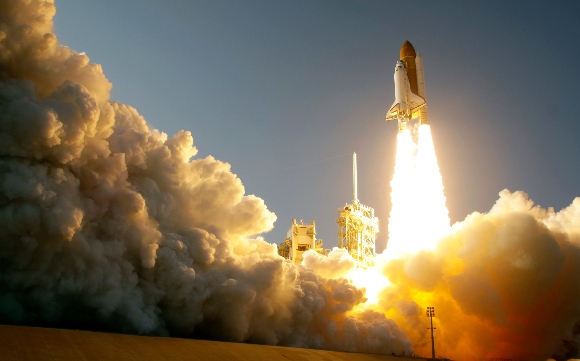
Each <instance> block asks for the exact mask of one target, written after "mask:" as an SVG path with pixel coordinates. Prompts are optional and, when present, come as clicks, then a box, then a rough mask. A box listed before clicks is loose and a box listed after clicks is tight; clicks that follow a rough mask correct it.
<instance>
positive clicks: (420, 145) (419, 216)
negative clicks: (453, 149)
mask: <svg viewBox="0 0 580 361" xmlns="http://www.w3.org/2000/svg"><path fill="white" fill-rule="evenodd" d="M418 133H419V134H418V142H417V143H415V142H414V141H413V137H412V133H411V131H410V130H409V128H407V129H406V130H405V131H403V132H401V133H399V134H398V135H397V158H396V164H395V173H394V175H393V180H392V181H391V189H392V192H391V202H392V210H391V215H390V218H389V243H388V245H387V251H386V255H387V258H389V259H394V258H397V257H400V256H403V255H405V254H410V253H414V252H417V251H420V250H430V249H433V247H434V245H435V242H436V241H437V240H438V239H439V238H441V237H442V236H444V235H445V234H447V233H448V232H449V212H448V210H447V207H446V206H445V195H444V193H443V183H442V181H441V173H440V172H439V167H438V165H437V157H436V156H435V148H434V147H433V139H432V137H431V128H430V127H429V125H427V124H424V125H420V126H419V127H418Z"/></svg>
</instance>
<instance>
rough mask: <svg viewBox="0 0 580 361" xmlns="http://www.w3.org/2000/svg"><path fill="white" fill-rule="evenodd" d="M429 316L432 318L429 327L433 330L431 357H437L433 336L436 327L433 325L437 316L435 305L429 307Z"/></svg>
mask: <svg viewBox="0 0 580 361" xmlns="http://www.w3.org/2000/svg"><path fill="white" fill-rule="evenodd" d="M427 317H429V318H431V327H427V329H428V330H429V329H430V330H431V358H435V337H434V336H433V330H435V329H436V328H435V327H433V317H435V307H427Z"/></svg>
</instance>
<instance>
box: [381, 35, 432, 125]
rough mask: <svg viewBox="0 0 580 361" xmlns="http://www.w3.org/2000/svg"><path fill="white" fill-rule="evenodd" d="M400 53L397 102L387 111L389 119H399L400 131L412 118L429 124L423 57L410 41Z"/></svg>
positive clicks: (406, 42) (396, 68) (396, 88)
mask: <svg viewBox="0 0 580 361" xmlns="http://www.w3.org/2000/svg"><path fill="white" fill-rule="evenodd" d="M400 55H401V58H400V60H398V61H397V64H396V65H395V75H394V78H395V102H394V103H393V105H392V106H391V108H390V109H389V112H388V113H387V121H389V120H395V119H396V120H397V121H398V123H399V133H400V132H402V131H403V130H405V128H406V126H407V122H408V121H410V120H411V119H419V122H420V123H419V124H428V122H427V101H426V96H425V75H424V74H423V58H422V57H421V55H420V54H419V53H416V52H415V48H414V47H413V45H412V44H411V43H410V42H409V41H405V43H404V44H403V46H402V47H401V53H400Z"/></svg>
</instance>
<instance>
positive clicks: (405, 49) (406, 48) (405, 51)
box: [401, 40, 417, 59]
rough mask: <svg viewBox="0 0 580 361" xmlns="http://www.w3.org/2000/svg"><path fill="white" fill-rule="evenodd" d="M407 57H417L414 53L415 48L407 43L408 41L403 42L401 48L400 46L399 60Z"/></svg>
mask: <svg viewBox="0 0 580 361" xmlns="http://www.w3.org/2000/svg"><path fill="white" fill-rule="evenodd" d="M407 56H412V57H413V58H414V57H415V56H417V54H416V53H415V48H414V47H413V44H411V43H410V42H409V40H405V43H404V44H403V46H401V59H404V58H405V57H407Z"/></svg>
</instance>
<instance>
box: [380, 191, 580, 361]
mask: <svg viewBox="0 0 580 361" xmlns="http://www.w3.org/2000/svg"><path fill="white" fill-rule="evenodd" d="M579 247H580V198H576V199H575V200H574V202H573V203H572V205H570V206H569V207H568V208H565V209H563V210H562V211H560V212H557V213H556V212H554V210H553V209H547V210H546V209H543V208H541V207H539V206H534V203H533V202H532V201H531V200H530V199H528V197H527V195H526V194H525V193H523V192H515V193H511V192H509V191H507V190H504V191H502V192H501V193H500V199H499V200H498V201H497V202H496V204H495V205H494V206H493V208H492V209H491V210H490V212H489V213H487V214H480V213H473V214H471V215H469V216H468V217H467V218H466V219H465V220H464V221H463V222H461V223H458V224H455V225H454V226H453V227H452V231H451V233H450V234H449V235H448V236H446V237H444V238H443V239H442V240H441V241H440V242H439V244H438V246H437V248H436V250H434V251H432V252H426V251H422V252H418V253H416V254H414V255H412V256H410V257H408V258H405V259H399V260H395V261H393V262H391V263H389V264H387V265H386V266H385V267H384V272H385V275H386V276H388V277H389V278H390V279H391V281H392V282H393V285H392V286H391V287H389V288H388V289H386V290H384V291H383V293H382V295H381V302H380V306H381V308H382V310H383V312H386V313H388V314H392V315H393V317H394V319H395V321H396V322H397V323H398V324H399V325H400V326H401V327H402V328H403V329H405V331H406V332H407V335H408V336H409V337H410V338H411V340H412V341H413V346H414V347H415V348H416V349H417V350H418V352H420V351H421V349H423V350H425V351H426V350H427V349H430V341H431V340H430V334H427V333H428V330H427V327H428V325H427V322H428V318H426V317H425V315H424V312H425V311H424V306H434V307H435V310H436V316H437V317H436V318H435V323H436V327H437V328H438V329H437V331H436V348H439V349H440V350H442V352H444V355H446V356H452V358H454V359H459V360H488V359H496V358H503V359H512V360H546V359H548V358H550V357H553V358H554V359H556V360H567V359H569V358H572V357H574V358H577V357H578V356H579V353H578V350H579V348H580V302H579V300H580V277H579V275H580V248H579ZM417 302H420V303H421V306H423V307H419V304H418V303H417ZM424 353H425V354H427V352H424Z"/></svg>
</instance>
